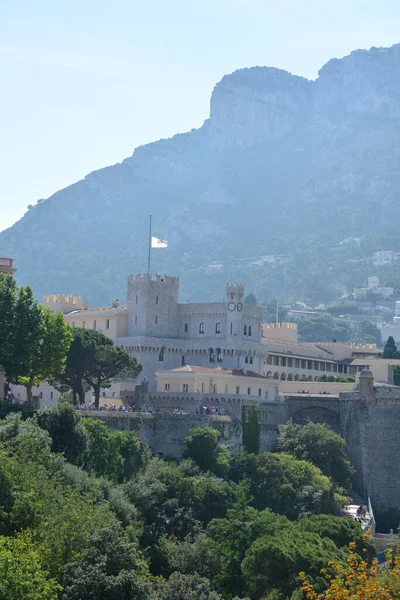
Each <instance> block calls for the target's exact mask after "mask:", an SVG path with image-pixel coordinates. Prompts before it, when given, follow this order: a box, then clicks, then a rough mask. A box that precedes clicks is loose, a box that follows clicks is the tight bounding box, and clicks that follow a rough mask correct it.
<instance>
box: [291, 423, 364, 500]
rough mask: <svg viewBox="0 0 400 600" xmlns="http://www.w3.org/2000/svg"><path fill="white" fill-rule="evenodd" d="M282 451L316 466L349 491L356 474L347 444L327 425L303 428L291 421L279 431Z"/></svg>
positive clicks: (310, 425) (313, 424)
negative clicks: (348, 456) (347, 450)
mask: <svg viewBox="0 0 400 600" xmlns="http://www.w3.org/2000/svg"><path fill="white" fill-rule="evenodd" d="M279 449H280V450H281V451H282V452H286V453H288V454H291V455H292V456H294V457H295V458H297V459H298V460H306V461H309V462H311V463H313V464H314V465H315V466H316V467H318V468H319V469H321V471H322V473H323V474H324V475H327V476H328V477H331V478H332V479H333V480H334V481H335V482H336V483H337V484H338V485H339V486H341V487H343V488H344V489H346V490H348V489H349V487H350V478H351V476H352V474H353V472H354V471H353V468H352V466H351V464H350V461H349V459H348V458H347V456H346V442H345V441H344V439H343V438H342V437H341V436H340V435H338V434H337V433H335V432H334V431H332V430H331V429H329V427H328V426H327V425H325V424H322V423H311V422H310V423H307V425H305V426H304V427H301V426H300V425H294V423H292V422H291V421H290V422H289V423H288V424H287V425H282V426H280V428H279Z"/></svg>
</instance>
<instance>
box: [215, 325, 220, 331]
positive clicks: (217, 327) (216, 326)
mask: <svg viewBox="0 0 400 600" xmlns="http://www.w3.org/2000/svg"><path fill="white" fill-rule="evenodd" d="M215 333H221V323H216V325H215Z"/></svg>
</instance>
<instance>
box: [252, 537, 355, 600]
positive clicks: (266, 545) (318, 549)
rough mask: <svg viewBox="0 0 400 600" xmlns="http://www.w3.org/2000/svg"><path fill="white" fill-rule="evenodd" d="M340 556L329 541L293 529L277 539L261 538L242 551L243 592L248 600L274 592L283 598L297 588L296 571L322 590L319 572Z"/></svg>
mask: <svg viewBox="0 0 400 600" xmlns="http://www.w3.org/2000/svg"><path fill="white" fill-rule="evenodd" d="M344 557H345V555H344V553H343V551H341V550H339V549H338V548H337V547H336V546H335V544H334V543H333V542H332V540H330V539H323V538H321V537H320V536H319V535H317V534H315V533H308V532H299V531H296V530H295V528H294V527H293V528H291V529H285V530H283V531H281V532H280V533H279V535H277V536H273V537H272V536H268V537H267V536H262V537H259V538H258V539H257V540H256V541H255V542H254V543H253V545H252V546H251V547H250V549H249V550H248V551H247V552H246V556H245V558H244V560H243V563H242V570H243V575H244V579H245V582H246V589H247V591H248V593H249V594H250V597H251V598H252V600H260V599H261V598H264V597H265V594H266V593H267V592H270V591H272V590H274V589H275V590H279V591H280V592H282V593H283V594H284V595H285V596H286V595H288V594H291V593H292V592H293V591H294V590H295V589H296V588H298V587H299V586H300V583H301V580H300V577H299V572H300V571H307V572H308V573H309V575H310V576H312V577H313V581H315V582H316V588H317V589H321V588H322V589H323V587H324V581H323V579H322V578H321V576H320V572H321V569H323V568H327V566H328V563H329V562H330V561H336V562H340V561H341V560H344ZM285 596H284V597H285Z"/></svg>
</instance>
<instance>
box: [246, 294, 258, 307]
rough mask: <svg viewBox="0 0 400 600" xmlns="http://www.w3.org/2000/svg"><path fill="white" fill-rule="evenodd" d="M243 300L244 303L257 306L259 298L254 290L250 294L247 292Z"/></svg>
mask: <svg viewBox="0 0 400 600" xmlns="http://www.w3.org/2000/svg"><path fill="white" fill-rule="evenodd" d="M243 302H244V304H250V305H251V306H257V298H256V296H255V295H254V294H253V292H250V294H247V296H245V297H244V300H243Z"/></svg>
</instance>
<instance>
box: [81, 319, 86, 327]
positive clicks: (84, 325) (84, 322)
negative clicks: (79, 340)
mask: <svg viewBox="0 0 400 600" xmlns="http://www.w3.org/2000/svg"><path fill="white" fill-rule="evenodd" d="M82 327H83V329H85V327H86V321H83V323H82Z"/></svg>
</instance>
